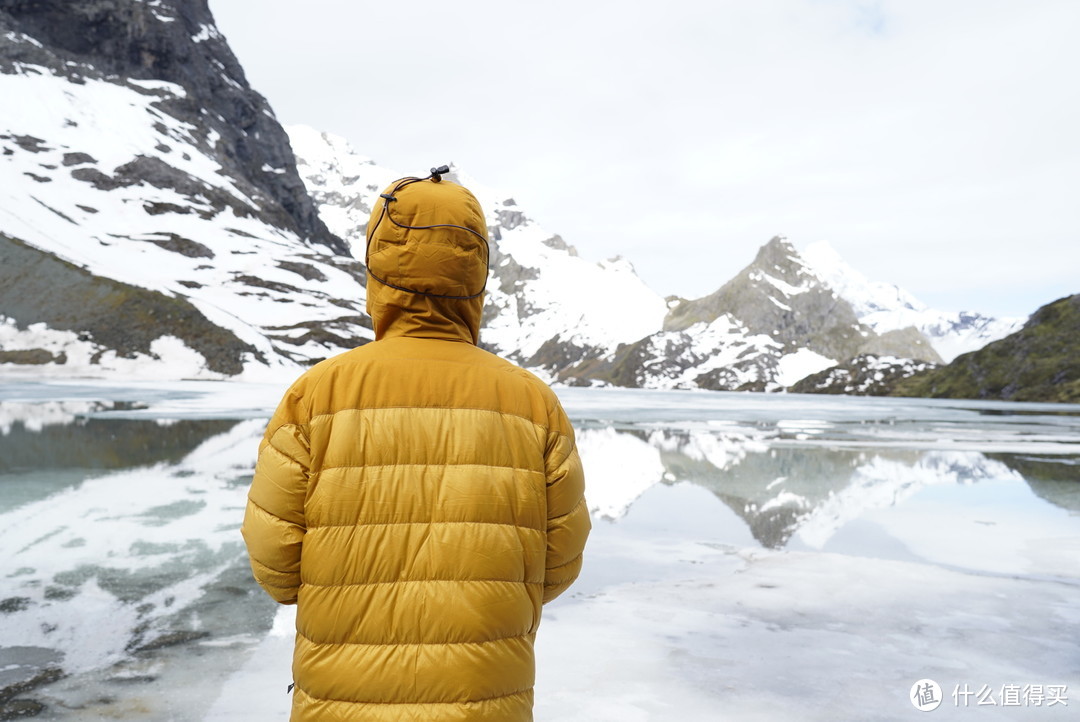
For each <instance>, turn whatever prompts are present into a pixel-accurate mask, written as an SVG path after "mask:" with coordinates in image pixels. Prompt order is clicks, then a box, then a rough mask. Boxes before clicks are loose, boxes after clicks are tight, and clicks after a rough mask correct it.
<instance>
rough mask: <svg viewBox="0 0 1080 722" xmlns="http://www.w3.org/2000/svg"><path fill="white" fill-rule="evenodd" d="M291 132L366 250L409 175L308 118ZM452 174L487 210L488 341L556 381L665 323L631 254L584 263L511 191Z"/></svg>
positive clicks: (341, 231) (317, 182)
mask: <svg viewBox="0 0 1080 722" xmlns="http://www.w3.org/2000/svg"><path fill="white" fill-rule="evenodd" d="M287 130H288V132H289V137H290V139H291V140H292V144H293V148H294V149H295V151H296V156H297V163H298V168H299V170H300V174H301V176H302V177H303V179H304V182H305V183H306V184H307V187H308V190H309V191H310V192H311V194H312V197H313V198H315V200H316V202H317V203H318V205H319V209H320V210H319V212H320V214H321V215H322V218H323V220H324V221H326V224H327V225H328V226H329V227H330V229H331V230H332V231H334V232H335V233H337V234H338V235H339V236H341V237H342V238H345V239H346V240H347V241H348V242H349V243H350V244H352V246H353V249H354V253H355V255H356V256H357V257H363V248H364V242H365V241H364V239H365V231H366V228H367V221H368V214H369V213H370V212H371V208H372V206H373V205H374V203H375V200H374V199H375V198H377V197H378V195H379V193H380V192H381V191H382V190H383V188H384V187H385V186H386V185H388V184H389V183H390V182H392V181H393V180H395V179H397V178H401V177H403V176H405V175H408V174H406V173H401V172H397V171H390V170H387V169H385V168H382V167H380V166H378V165H375V163H374V162H372V161H371V160H370V159H368V158H366V157H364V156H362V155H360V154H358V153H357V152H355V151H354V150H353V149H352V148H351V147H350V146H349V144H348V143H347V142H346V141H345V140H344V139H343V138H340V137H337V136H334V135H331V134H328V133H320V132H318V131H316V130H314V129H312V128H309V127H305V126H292V127H289V128H287ZM423 172H424V171H423V169H417V170H416V171H414V173H415V174H423ZM448 177H449V178H451V179H453V180H455V181H457V182H460V183H461V184H463V185H465V186H466V187H468V188H469V189H470V190H471V191H472V192H473V193H474V194H475V195H476V197H477V199H478V200H479V201H480V204H481V206H482V207H483V208H484V209H485V213H486V214H487V224H488V233H489V236H490V246H491V277H490V279H489V281H488V286H487V297H486V300H485V307H484V328H483V330H482V332H481V338H480V341H481V344H482V345H483V346H485V347H486V348H488V349H489V350H491V351H494V352H495V353H498V354H499V355H502V356H505V357H507V358H510V359H512V360H514V361H516V362H518V363H521V364H523V365H525V366H528V367H530V368H532V369H533V370H535V371H538V372H540V373H541V374H542V375H544V376H547V377H548V378H552V379H554V378H559V377H560V376H561V375H562V374H563V373H564V371H565V369H567V368H568V367H570V366H573V365H576V364H578V363H581V362H583V361H587V360H589V359H593V358H596V357H598V356H601V355H604V354H610V353H614V351H615V350H616V349H617V348H618V347H619V345H620V344H627V343H632V342H634V341H637V340H638V339H640V338H642V337H644V336H647V335H649V334H651V333H653V332H655V331H658V330H659V329H660V327H661V324H662V323H663V320H664V315H665V314H666V313H667V306H666V303H665V301H664V299H663V298H662V297H660V296H659V295H658V294H657V293H655V292H654V291H652V290H651V289H649V288H648V287H647V286H646V285H645V283H644V282H643V281H642V280H641V279H640V278H638V276H637V274H636V273H635V272H634V268H633V266H631V265H630V263H629V262H628V261H625V260H623V259H620V258H613V259H611V260H608V261H602V262H600V263H593V262H590V261H587V260H585V259H583V258H581V257H580V256H579V255H578V253H577V251H576V250H575V249H574V248H573V247H572V246H570V245H568V244H567V243H566V242H564V241H563V240H562V238H560V237H559V236H558V235H556V234H554V233H552V232H550V231H548V230H546V229H544V228H543V227H542V226H541V225H540V224H539V223H537V222H536V221H535V220H533V219H532V218H531V217H529V216H528V215H527V214H526V212H525V211H524V210H523V209H522V208H521V207H520V206H519V205H518V204H517V202H516V201H515V200H514V199H513V198H512V197H511V196H510V195H509V194H507V193H503V192H500V191H497V190H494V189H491V188H488V187H486V186H484V185H482V184H481V183H479V182H477V181H476V180H475V179H474V178H471V177H469V176H468V175H466V174H464V173H463V172H461V171H460V170H459V169H457V168H453V169H452V172H451V175H450V176H448Z"/></svg>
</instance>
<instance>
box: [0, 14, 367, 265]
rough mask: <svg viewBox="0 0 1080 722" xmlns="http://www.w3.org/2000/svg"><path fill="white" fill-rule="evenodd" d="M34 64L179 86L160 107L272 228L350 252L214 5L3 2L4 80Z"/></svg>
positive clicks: (78, 79)
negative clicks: (328, 221) (314, 196)
mask: <svg viewBox="0 0 1080 722" xmlns="http://www.w3.org/2000/svg"><path fill="white" fill-rule="evenodd" d="M26 65H33V66H37V67H41V68H47V69H48V70H49V71H50V72H51V73H53V74H54V75H57V76H61V77H66V78H68V79H69V80H71V81H72V82H75V83H82V82H85V81H86V80H87V79H95V80H106V81H110V82H115V83H118V84H133V85H135V86H136V87H143V88H144V89H146V91H147V92H153V87H152V86H146V85H145V83H143V84H140V81H164V82H166V83H171V84H174V85H175V86H178V87H179V88H181V89H182V90H183V92H182V93H181V94H177V95H175V96H171V97H162V98H161V99H160V101H159V102H158V107H159V108H160V109H162V110H163V111H165V112H167V113H168V114H169V115H171V116H173V117H174V118H176V119H178V120H180V121H181V122H184V123H187V124H190V125H191V126H192V127H193V128H194V129H195V130H196V132H197V133H198V135H199V136H201V140H202V141H203V143H205V144H206V146H208V150H209V151H210V152H212V153H213V154H214V155H215V156H216V157H217V158H218V159H220V161H221V163H222V166H223V168H222V170H223V172H224V173H225V174H227V175H229V176H231V177H232V178H234V179H236V180H237V181H239V184H238V185H241V186H242V190H244V191H245V194H246V195H248V196H249V197H250V198H252V199H253V200H254V201H256V203H257V204H258V205H259V206H260V207H261V210H262V213H263V214H264V215H265V216H266V218H267V219H268V220H270V221H271V222H272V223H274V224H275V225H277V226H278V227H280V228H284V229H288V230H292V231H295V232H296V233H297V234H298V235H300V236H301V237H302V238H304V239H306V240H308V242H310V243H315V244H319V245H323V246H326V247H328V248H330V249H331V250H333V251H335V252H339V253H341V252H346V247H345V245H344V243H343V242H342V241H341V240H340V239H339V238H337V237H335V236H334V235H333V234H331V233H330V232H329V231H328V230H327V228H326V225H325V224H324V223H323V222H322V221H321V220H320V219H319V215H318V212H317V211H316V209H315V206H314V204H313V203H312V201H311V198H310V197H309V196H308V194H307V193H306V191H305V189H304V184H303V182H302V181H301V180H300V177H299V175H298V174H297V172H296V161H295V158H294V157H293V154H292V150H291V148H290V146H289V142H288V138H287V137H286V135H285V132H284V131H283V130H282V128H281V126H280V125H279V124H278V122H277V120H276V119H275V118H274V114H273V112H272V111H271V110H270V106H269V105H268V104H267V102H266V100H265V99H264V98H263V97H262V96H261V95H259V94H258V93H256V92H255V91H254V90H252V89H251V87H250V86H249V85H248V82H247V79H246V77H245V75H244V71H243V69H242V68H241V67H240V64H239V62H237V60H236V57H235V56H234V55H233V53H232V51H231V50H230V48H229V46H228V44H227V43H226V41H225V38H224V37H223V36H222V35H221V33H220V32H219V31H218V30H217V27H216V25H215V24H214V19H213V16H212V14H211V12H210V8H209V6H208V4H207V0H32V1H31V0H0V72H5V73H11V72H17V71H18V70H19V68H21V67H25V66H26ZM106 170H109V169H106ZM176 183H177V181H176V180H175V179H174V180H172V181H169V184H170V185H175V184H176Z"/></svg>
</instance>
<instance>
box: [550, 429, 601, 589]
mask: <svg viewBox="0 0 1080 722" xmlns="http://www.w3.org/2000/svg"><path fill="white" fill-rule="evenodd" d="M560 412H561V409H560ZM547 508H548V521H547V563H546V572H545V574H544V603H545V604H546V603H547V602H550V601H551V600H553V599H555V598H556V597H557V596H559V595H560V594H562V593H563V592H564V591H566V589H567V588H568V587H569V586H570V585H571V584H573V582H574V580H575V579H577V577H578V574H579V573H580V572H581V559H582V552H583V551H584V549H585V541H586V540H587V539H588V538H589V530H590V529H591V528H592V522H591V521H590V519H589V507H588V506H587V505H586V504H585V474H584V472H583V471H582V468H581V457H580V456H578V451H577V446H576V445H575V443H574V432H573V430H572V429H571V428H570V424H569V422H566V427H565V432H564V433H558V434H557V435H556V437H555V442H554V444H551V445H549V450H548V463H547Z"/></svg>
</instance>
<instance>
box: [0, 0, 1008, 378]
mask: <svg viewBox="0 0 1080 722" xmlns="http://www.w3.org/2000/svg"><path fill="white" fill-rule="evenodd" d="M80 29H81V30H80ZM0 93H3V94H4V96H5V97H11V98H34V99H35V102H33V103H29V102H27V103H16V104H12V106H11V107H10V108H9V109H8V111H7V113H6V114H5V117H4V118H3V120H2V122H0V232H2V233H3V241H2V243H3V246H2V248H0V253H3V254H6V257H7V258H10V259H12V260H11V262H10V263H9V264H8V265H9V266H10V268H9V269H7V272H8V276H7V277H6V278H7V282H8V285H9V288H8V289H7V291H6V295H4V296H2V297H0V364H2V365H4V366H11V365H20V364H21V365H26V364H31V365H34V364H36V365H37V368H39V369H40V370H41V371H42V372H50V371H51V372H56V373H78V374H91V375H95V374H97V375H101V374H104V375H109V374H125V375H129V374H143V375H147V374H149V375H156V376H161V377H169V376H170V375H172V376H183V377H204V378H228V377H240V378H259V377H266V376H267V374H270V375H285V374H292V373H295V372H296V370H298V369H300V368H303V367H304V366H306V365H308V364H310V363H314V362H317V361H318V360H320V359H322V358H325V357H327V356H330V355H333V354H335V353H339V352H341V351H344V350H347V349H349V348H352V347H355V346H356V345H360V344H363V343H366V342H367V341H370V340H371V339H372V337H373V334H372V331H371V323H370V319H368V318H367V316H366V313H365V311H364V305H365V297H366V289H365V283H366V276H365V269H364V267H363V262H362V260H358V259H359V258H362V256H363V254H362V252H357V253H355V254H354V253H351V251H352V250H354V249H359V244H362V243H363V235H364V233H363V231H364V224H365V223H366V221H367V215H368V213H369V209H370V207H371V205H372V202H373V201H372V199H373V198H374V197H375V196H377V194H378V192H379V191H380V190H381V189H382V188H383V187H385V185H387V184H388V183H389V182H390V181H392V180H393V179H395V178H397V177H399V176H400V175H404V174H399V173H395V172H393V171H391V170H389V169H386V168H383V167H381V166H378V165H377V164H376V163H374V161H372V160H371V159H370V158H367V157H365V156H361V155H359V154H357V153H356V152H355V151H354V150H353V149H352V148H351V147H350V146H349V144H348V143H347V142H346V141H344V139H341V138H337V137H336V136H332V135H330V134H326V133H321V132H319V131H315V130H313V129H310V128H304V127H290V128H288V129H285V128H282V127H281V126H280V125H278V123H277V121H276V119H275V118H274V115H273V112H272V110H271V109H270V108H269V106H268V104H266V101H265V99H263V98H262V97H261V96H259V95H258V94H257V93H255V92H254V91H253V90H252V89H251V88H250V87H249V86H248V85H247V81H246V79H245V77H244V75H243V70H242V68H240V66H239V63H237V62H236V59H235V57H233V55H232V52H231V50H229V48H228V45H227V43H226V42H225V40H224V38H223V37H222V36H221V34H220V33H219V32H218V31H217V29H216V27H215V26H214V24H213V18H212V15H211V14H210V12H209V8H208V5H207V3H206V0H198V1H197V2H192V3H184V2H180V1H179V0H152V1H150V2H144V1H143V0H80V2H77V3H64V2H59V0H43V1H42V2H36V3H27V2H23V1H22V0H0ZM452 177H454V178H457V179H459V180H460V181H461V182H462V183H463V184H465V185H467V186H468V187H470V188H471V189H472V190H473V191H474V192H475V193H476V195H477V196H478V198H480V200H481V204H482V206H483V207H484V208H485V212H486V213H487V222H488V225H489V230H490V235H491V249H492V252H491V260H492V268H491V281H490V282H489V284H488V297H487V299H486V304H485V309H484V319H483V324H484V325H483V329H482V332H481V343H482V345H483V346H484V347H485V348H487V349H488V350H491V351H493V352H495V353H498V354H500V355H502V356H505V357H507V358H509V359H510V360H512V361H515V362H516V363H518V364H520V365H523V366H525V367H527V368H530V369H532V370H533V371H534V372H536V373H537V374H539V375H540V376H541V377H543V378H545V379H546V380H548V381H552V382H559V383H566V384H582V385H595V384H618V385H628V386H641V387H647V388H706V389H728V390H782V389H785V388H790V387H791V386H792V385H793V384H795V383H796V382H797V381H799V379H801V378H804V377H806V376H807V375H809V374H812V373H814V372H817V371H821V370H824V369H826V368H829V367H831V366H834V365H835V364H837V363H842V362H847V361H848V360H850V359H852V358H858V357H859V356H860V355H868V354H869V355H874V354H876V355H877V356H885V355H893V356H903V357H905V358H921V359H927V360H928V361H934V360H941V359H940V358H937V357H936V355H935V351H934V348H933V345H932V344H933V343H941V339H942V338H946V336H947V333H946V332H943V333H937V334H936V335H935V333H936V332H933V331H932V330H928V329H930V326H929V325H928V324H929V321H927V319H931V318H933V319H937V320H938V321H939V322H940V323H941V324H943V326H942V328H945V326H948V328H947V329H946V331H947V332H948V333H952V331H953V330H955V329H956V328H959V327H960V326H962V325H963V324H962V323H961V322H959V321H956V319H952V320H950V317H948V316H947V315H943V314H941V313H940V312H930V311H929V310H928V309H926V308H925V307H924V306H921V305H919V304H918V303H917V302H915V301H914V300H913V299H911V298H910V296H909V295H905V294H903V293H902V292H900V291H899V290H898V289H896V288H895V287H892V288H893V289H894V290H893V291H891V292H889V293H892V297H890V296H889V293H879V291H880V290H881V289H880V288H879V287H877V286H873V285H872V284H869V282H865V279H863V281H859V276H858V273H857V272H856V271H854V269H851V268H850V267H847V266H846V265H845V264H843V263H842V262H841V261H839V260H838V257H836V258H829V257H828V254H827V253H822V252H819V253H817V254H816V258H808V257H807V256H808V255H809V256H813V255H814V254H813V253H809V254H807V253H801V252H799V251H797V250H796V249H795V248H794V247H793V246H792V245H791V244H790V243H788V242H787V241H786V239H782V238H779V237H778V238H774V239H773V240H771V241H769V242H768V243H766V244H765V245H764V246H762V247H761V249H759V251H758V253H757V256H756V257H755V259H754V260H753V261H752V262H751V263H750V265H748V266H747V267H746V268H745V269H744V270H743V272H741V273H740V274H739V275H737V276H736V277H735V278H733V279H731V280H729V281H728V282H727V283H725V284H723V285H722V286H721V287H720V288H719V289H718V290H717V291H716V292H714V293H713V294H710V295H708V296H706V297H702V298H699V299H679V298H670V297H669V298H662V297H661V296H659V295H658V294H657V293H655V292H654V291H652V290H651V289H649V288H648V287H647V286H646V285H645V284H644V282H643V281H642V280H641V279H640V278H639V277H638V276H637V274H636V273H635V271H634V269H633V266H632V265H631V264H630V263H629V262H628V261H627V260H625V259H620V258H614V259H609V260H606V261H600V262H597V263H594V262H591V261H589V260H586V259H584V258H582V257H581V255H580V254H578V253H577V251H576V250H575V249H574V247H573V246H571V245H570V244H568V243H567V242H566V241H565V240H564V239H562V238H561V237H560V236H559V235H558V234H556V233H552V232H550V231H548V230H546V229H545V228H544V227H543V226H542V225H541V224H540V223H538V222H537V221H536V220H534V219H533V218H532V217H531V216H530V215H529V213H528V211H527V209H525V208H522V207H521V206H520V205H519V204H518V203H517V202H516V201H515V200H514V198H513V197H512V195H511V194H508V193H504V192H500V191H496V190H493V189H490V188H487V187H485V186H483V185H482V184H480V183H478V182H476V181H475V179H472V178H470V177H469V176H467V175H466V174H464V173H463V172H462V171H461V170H460V169H457V168H455V169H454V172H453V174H452ZM823 258H824V259H825V260H822V259H823ZM12 269H14V270H12ZM823 269H824V270H823ZM20 271H22V272H25V273H26V274H27V275H28V277H27V278H22V277H20V276H19V272H20ZM830 274H831V275H830ZM60 278H63V279H67V282H66V286H65V289H66V290H65V291H64V292H63V293H56V294H52V295H51V297H50V295H49V294H48V293H47V290H48V289H49V288H56V287H58V286H60V285H63V284H61V283H59V282H58V281H57V279H60ZM853 279H854V280H853ZM860 284H861V285H860ZM879 286H880V284H879ZM19 289H22V290H19ZM838 289H839V291H838ZM867 289H869V290H867ZM860 294H861V295H860ZM866 296H873V303H868V302H867V300H866V298H865V297H866ZM30 298H37V299H39V301H38V302H36V303H27V302H26V300H27V299H30ZM107 299H108V300H107ZM882 299H884V300H882ZM106 300H107V301H106ZM103 309H107V310H109V313H105V312H104V311H103ZM110 314H111V315H110ZM875 314H877V316H875ZM904 314H909V315H910V314H916V315H918V314H922V316H919V318H920V319H922V325H921V326H920V325H919V324H914V323H912V324H905V323H902V321H903V320H904V319H905V318H906V316H904ZM935 314H936V315H935ZM886 316H888V319H887V320H886V318H885V317H886ZM942 319H945V320H944V321H943V320H942ZM971 319H974V321H975V322H977V323H974V325H972V324H969V326H967V327H964V328H965V329H970V328H975V326H976V325H978V323H982V322H983V321H984V320H985V317H981V316H978V315H971V317H970V319H969V320H971ZM990 321H992V319H991V320H990ZM988 323H989V322H987V323H984V324H983V326H981V327H979V329H980V330H978V331H977V332H975V331H973V332H972V333H971V334H970V335H969V336H968V337H963V338H961V337H960V336H957V335H956V334H954V337H955V339H959V340H957V341H956V343H955V344H954V345H955V346H957V348H960V347H963V346H964V344H968V345H969V346H971V345H973V344H976V343H978V344H981V343H983V342H985V340H986V339H987V338H990V337H992V336H993V335H994V334H998V333H1000V328H998V327H996V326H992V325H987V324H988ZM949 324H951V325H949ZM920 329H922V330H920ZM965 332H966V331H965ZM984 332H985V333H984ZM979 334H983V335H982V336H980V335H979ZM949 338H953V337H949ZM950 352H951V351H950Z"/></svg>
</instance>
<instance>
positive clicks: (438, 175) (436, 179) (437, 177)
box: [364, 165, 491, 301]
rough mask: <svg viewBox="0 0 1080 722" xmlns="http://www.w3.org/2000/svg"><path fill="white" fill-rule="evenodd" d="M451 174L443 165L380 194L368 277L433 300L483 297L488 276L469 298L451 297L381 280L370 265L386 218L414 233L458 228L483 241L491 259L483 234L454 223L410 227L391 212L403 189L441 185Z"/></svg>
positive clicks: (370, 231)
mask: <svg viewBox="0 0 1080 722" xmlns="http://www.w3.org/2000/svg"><path fill="white" fill-rule="evenodd" d="M449 172H450V166H446V165H442V166H439V167H437V168H432V169H431V175H429V176H426V177H424V178H416V177H414V176H410V177H408V178H402V179H401V180H399V181H397V183H396V185H394V187H393V188H392V189H390V190H389V191H388V192H387V193H381V194H379V197H380V198H383V199H384V201H383V207H382V213H380V214H379V219H378V220H377V221H375V224H374V225H370V224H369V229H368V232H367V242H366V244H365V248H364V265H365V266H366V267H367V271H368V275H370V276H371V277H372V278H373V279H375V280H376V281H378V282H379V283H381V284H382V285H384V286H388V287H390V288H393V289H396V290H398V291H405V292H406V293H416V294H419V295H421V296H430V297H431V298H448V299H452V300H460V301H466V300H468V299H470V298H476V297H478V296H482V295H483V294H484V291H485V290H487V276H486V275H485V276H484V285H483V286H482V287H481V288H480V290H479V291H477V292H476V293H472V294H469V295H467V296H454V295H451V294H445V293H432V292H430V291H421V290H419V289H416V288H406V287H405V286H399V285H397V284H394V283H391V282H390V281H388V280H386V279H385V278H380V277H379V276H377V275H375V273H373V272H372V270H371V263H370V256H371V239H372V238H374V237H375V231H377V230H378V228H379V224H381V223H382V222H383V219H384V218H385V219H387V220H389V221H390V222H391V223H393V224H394V225H395V226H397V227H398V228H407V229H409V230H413V231H419V230H430V229H433V228H457V229H459V230H462V231H467V232H468V233H471V234H473V235H474V236H476V237H477V238H479V239H480V240H481V241H483V243H484V249H485V255H486V256H487V257H488V258H490V257H491V255H490V254H491V249H490V247H489V246H488V240H487V238H485V237H484V236H483V234H480V233H477V232H476V231H474V230H473V229H472V228H468V227H466V226H459V225H455V224H453V223H434V224H432V225H429V226H410V225H406V224H404V223H400V222H399V221H398V220H397V219H395V218H394V216H393V214H392V213H391V212H390V204H391V203H392V202H394V201H396V200H397V197H396V195H395V194H396V193H398V192H399V191H400V190H401V189H403V188H405V187H407V186H410V185H412V184H413V183H422V182H423V181H426V180H430V181H431V182H432V183H440V182H442V176H443V175H444V174H446V173H449Z"/></svg>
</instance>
